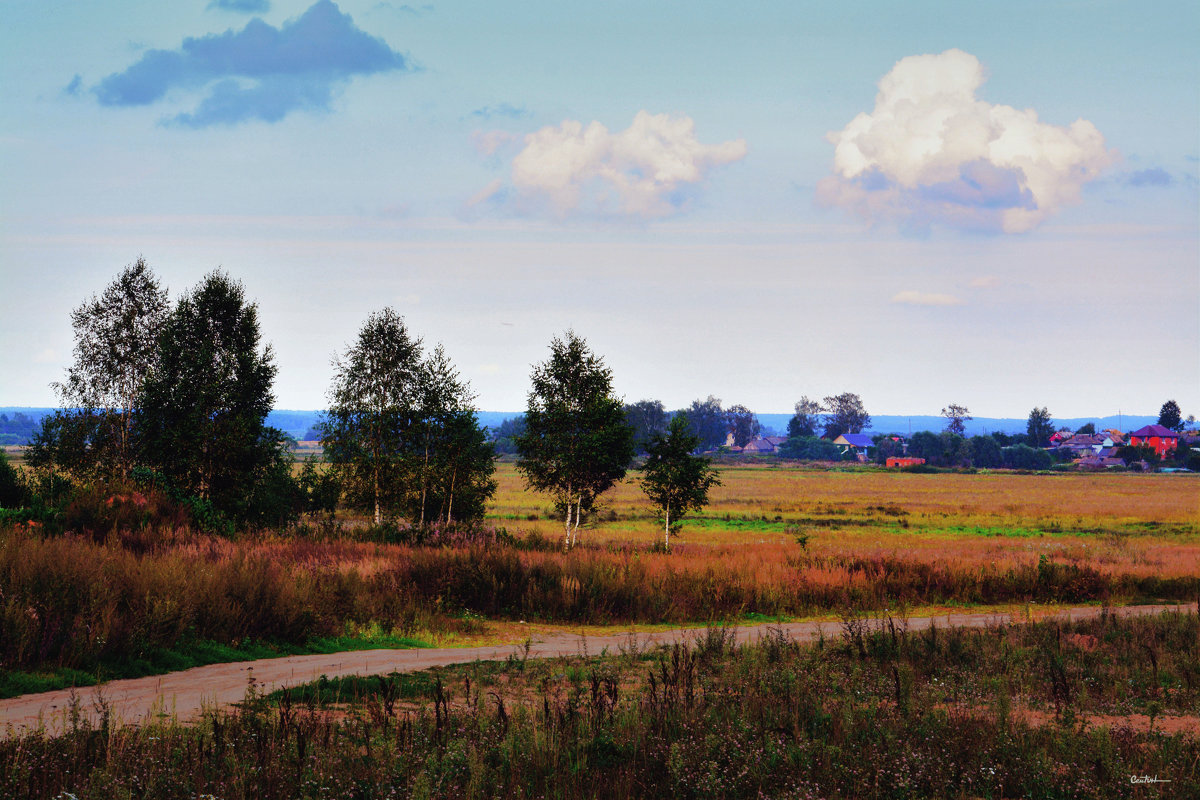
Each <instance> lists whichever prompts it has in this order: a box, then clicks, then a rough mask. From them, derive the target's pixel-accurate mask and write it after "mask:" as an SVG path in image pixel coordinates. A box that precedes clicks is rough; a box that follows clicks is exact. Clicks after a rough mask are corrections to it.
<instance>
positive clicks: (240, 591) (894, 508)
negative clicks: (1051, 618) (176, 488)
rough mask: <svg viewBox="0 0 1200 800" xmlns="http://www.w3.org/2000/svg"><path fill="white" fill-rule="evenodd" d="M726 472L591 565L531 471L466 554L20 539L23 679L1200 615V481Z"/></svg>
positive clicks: (615, 534)
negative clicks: (854, 624)
mask: <svg viewBox="0 0 1200 800" xmlns="http://www.w3.org/2000/svg"><path fill="white" fill-rule="evenodd" d="M721 476H722V481H723V484H724V485H723V486H722V487H720V488H719V489H718V490H717V492H716V494H715V497H714V503H713V505H712V506H711V507H710V508H709V509H708V511H707V512H706V513H705V514H703V515H700V516H698V517H696V518H694V519H689V520H688V521H687V523H686V524H685V528H684V532H683V536H682V537H681V539H679V540H678V543H677V544H675V545H673V547H672V551H671V552H670V553H664V552H658V551H654V550H652V549H651V545H652V544H655V543H657V542H658V540H659V536H660V533H659V529H658V527H657V523H656V521H655V520H654V519H653V516H652V514H651V512H650V509H649V507H648V505H647V504H646V502H645V500H644V499H643V498H642V496H641V493H640V492H639V491H638V490H637V489H636V487H635V485H634V484H633V482H632V481H626V482H625V483H624V484H622V485H621V486H620V487H618V488H617V489H616V490H615V491H614V492H613V493H612V495H611V497H606V498H604V499H605V503H606V508H605V509H603V510H602V513H601V515H600V517H601V521H600V522H598V523H597V525H596V526H595V527H594V528H592V529H590V530H586V531H585V532H584V542H585V545H584V546H583V547H580V548H577V549H576V550H574V551H572V552H571V553H563V552H562V551H561V550H560V549H559V547H558V523H556V522H555V521H554V520H552V519H547V511H548V508H547V507H548V505H549V503H548V501H547V499H546V498H545V497H542V496H539V495H534V494H530V493H528V492H526V491H525V490H524V488H523V486H522V485H521V483H520V480H519V477H518V476H517V475H516V473H515V470H514V469H513V467H512V466H511V465H509V464H501V465H500V471H499V475H498V477H499V481H500V489H499V491H498V493H497V497H496V500H495V503H494V506H493V508H492V511H491V517H490V519H489V522H490V523H492V524H494V525H496V526H502V527H503V528H505V529H507V530H506V532H500V533H494V532H492V531H491V530H489V529H484V530H480V531H477V532H475V533H470V534H466V535H464V537H463V538H461V539H459V540H456V543H455V545H454V546H448V547H446V546H433V547H431V546H412V545H407V544H392V543H387V542H386V541H383V540H375V541H363V540H362V537H364V536H367V535H369V533H370V532H369V531H368V530H367V529H365V528H364V527H363V526H362V525H361V524H351V525H349V526H348V527H346V528H344V529H341V530H338V529H337V528H336V527H334V528H329V527H322V526H309V527H301V528H298V529H296V530H292V531H288V532H283V533H278V532H259V533H253V532H250V533H245V534H243V535H241V536H239V537H237V538H235V539H234V540H227V539H221V538H215V537H211V536H207V535H202V534H197V533H195V532H192V531H189V530H187V529H186V528H184V529H180V528H176V527H168V528H156V529H153V530H147V529H139V530H134V531H123V532H120V533H118V534H109V535H107V538H106V534H105V530H104V529H103V525H104V524H107V523H106V522H104V519H101V520H100V521H99V522H96V521H95V520H94V519H93V521H92V522H91V523H89V524H92V525H93V527H94V529H92V530H90V532H84V535H72V534H68V535H63V536H49V535H44V534H43V533H42V532H41V531H40V530H39V529H38V528H36V526H15V527H9V528H7V529H6V530H3V531H0V591H2V592H3V598H4V599H3V602H2V603H0V640H3V641H4V643H5V646H4V649H3V652H2V653H0V658H2V660H0V668H3V669H4V670H7V671H9V672H10V673H11V672H12V671H21V672H26V673H38V672H47V671H49V672H50V673H52V674H57V675H59V676H60V677H59V678H57V679H52V680H51V681H50V682H49V683H47V684H44V685H48V686H52V685H55V684H54V680H59V681H60V683H59V684H58V685H62V684H61V681H63V680H67V681H70V680H78V679H79V676H80V674H83V675H96V674H98V673H99V674H106V675H108V676H122V675H127V674H145V673H146V671H147V670H151V671H152V669H153V666H152V665H153V664H154V663H158V662H162V661H163V659H158V662H156V658H158V655H159V654H160V653H162V652H163V651H164V650H167V651H174V652H179V651H181V650H182V651H186V650H188V649H189V648H202V647H208V646H210V645H211V644H213V643H215V644H218V645H222V646H228V645H237V646H245V645H247V644H250V643H255V642H266V643H268V644H270V643H272V642H274V643H276V646H279V647H280V648H281V649H282V650H283V651H284V652H295V649H294V648H296V647H302V646H305V645H306V644H307V643H309V642H311V641H313V640H317V639H333V638H337V637H349V638H350V639H355V640H357V641H359V642H360V644H359V645H358V646H369V643H370V642H371V641H372V640H382V639H386V638H387V637H393V638H394V637H404V638H407V639H415V640H420V641H424V642H428V643H439V644H443V645H444V644H455V643H466V642H470V643H476V644H478V643H482V642H483V641H485V640H486V639H488V637H500V638H503V637H505V636H507V637H512V636H514V635H519V634H518V633H517V631H516V630H514V629H513V626H515V625H517V624H518V623H520V622H521V621H524V622H527V623H534V624H538V623H541V624H563V623H568V624H571V625H618V626H628V625H630V624H678V623H704V622H707V621H710V620H735V621H739V620H762V619H781V618H789V619H791V618H802V617H813V616H824V617H827V618H828V617H829V616H830V615H832V616H834V617H836V616H837V615H838V614H840V613H842V612H843V611H846V610H859V611H869V610H883V609H889V608H890V609H897V608H902V607H903V608H909V609H915V608H931V607H963V606H987V607H996V606H1006V605H1008V606H1012V605H1021V604H1024V603H1029V602H1035V603H1042V604H1045V603H1088V602H1092V603H1099V602H1101V601H1109V602H1113V603H1122V602H1130V601H1153V600H1157V599H1162V600H1172V601H1174V600H1182V601H1188V602H1191V601H1195V599H1196V598H1197V596H1198V595H1200V533H1198V529H1200V509H1198V508H1197V505H1198V501H1197V491H1196V490H1197V487H1198V486H1200V481H1197V480H1195V479H1194V478H1193V477H1191V476H1172V475H1133V474H1122V475H1095V476H1092V475H1078V474H1072V475H1014V474H1003V473H996V474H977V475H915V474H900V473H894V472H892V473H888V472H876V471H827V470H814V469H786V468H764V467H733V468H725V469H723V470H722V472H721ZM109 511H112V513H114V514H117V517H118V518H120V514H119V513H118V512H119V509H115V510H114V509H109V510H106V511H105V513H109ZM534 516H536V519H530V517H534ZM89 519H91V518H89ZM105 519H107V518H105ZM351 522H353V521H351ZM81 524H82V523H81ZM95 525H99V526H100V527H98V528H96V527H95ZM356 539H358V541H356ZM495 640H497V639H496V638H493V641H495ZM167 661H170V659H167ZM147 664H150V665H151V666H146V665H147ZM72 671H75V672H72ZM69 676H75V677H74V678H72V677H69ZM51 677H53V675H52V676H51ZM16 685H22V684H21V682H20V681H18V682H16Z"/></svg>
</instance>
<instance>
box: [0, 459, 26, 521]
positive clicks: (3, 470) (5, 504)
mask: <svg viewBox="0 0 1200 800" xmlns="http://www.w3.org/2000/svg"><path fill="white" fill-rule="evenodd" d="M24 504H25V487H24V486H23V485H22V484H21V476H20V475H19V474H18V473H17V470H16V468H15V467H13V465H12V464H10V463H8V454H7V453H5V452H4V451H3V450H0V508H20V507H21V506H22V505H24Z"/></svg>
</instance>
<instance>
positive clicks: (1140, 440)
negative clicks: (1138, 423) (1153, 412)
mask: <svg viewBox="0 0 1200 800" xmlns="http://www.w3.org/2000/svg"><path fill="white" fill-rule="evenodd" d="M1129 444H1130V445H1132V446H1133V447H1143V446H1144V447H1153V448H1154V452H1155V453H1158V457H1159V458H1163V457H1165V456H1166V455H1167V453H1170V452H1172V451H1174V450H1175V448H1176V447H1178V446H1179V434H1178V433H1176V432H1175V431H1173V430H1171V429H1170V428H1167V427H1165V426H1163V425H1147V426H1146V427H1144V428H1138V429H1137V430H1136V431H1134V432H1133V433H1131V434H1129Z"/></svg>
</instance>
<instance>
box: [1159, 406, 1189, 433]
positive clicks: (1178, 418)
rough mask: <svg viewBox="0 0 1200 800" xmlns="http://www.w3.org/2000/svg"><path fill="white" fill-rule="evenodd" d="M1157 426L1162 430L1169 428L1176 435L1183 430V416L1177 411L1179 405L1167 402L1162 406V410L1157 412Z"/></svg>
mask: <svg viewBox="0 0 1200 800" xmlns="http://www.w3.org/2000/svg"><path fill="white" fill-rule="evenodd" d="M1158 424H1159V425H1162V426H1163V427H1164V428H1170V429H1171V430H1173V431H1175V432H1176V433H1178V432H1179V431H1182V430H1183V416H1182V414H1181V413H1180V411H1179V404H1178V403H1176V402H1175V401H1174V400H1168V401H1167V402H1165V403H1163V404H1162V408H1161V409H1159V412H1158Z"/></svg>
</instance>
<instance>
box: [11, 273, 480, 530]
mask: <svg viewBox="0 0 1200 800" xmlns="http://www.w3.org/2000/svg"><path fill="white" fill-rule="evenodd" d="M71 323H72V327H73V329H74V337H75V346H74V353H73V356H74V358H73V363H72V365H71V366H70V367H69V368H68V370H67V374H66V377H65V379H64V380H63V381H62V382H59V383H56V384H54V389H55V390H56V393H57V394H58V396H59V399H60V400H61V402H62V408H60V409H58V410H57V411H55V412H54V413H53V414H51V415H50V416H48V417H47V418H45V419H44V420H43V424H42V426H41V428H40V429H39V430H38V431H37V432H36V433H35V435H34V437H33V440H32V442H31V445H30V448H29V451H28V462H29V464H30V466H31V467H33V469H34V471H35V473H39V474H41V475H42V476H43V480H44V481H45V480H51V481H52V480H53V479H57V480H59V481H60V482H61V481H63V480H65V481H68V482H69V481H74V482H77V483H88V482H91V483H97V482H98V483H108V484H122V483H136V484H151V485H153V486H155V487H157V488H159V489H161V490H163V491H165V492H166V493H168V494H170V495H172V496H175V497H176V498H178V499H179V500H180V501H181V502H183V503H184V504H185V505H187V506H189V507H190V508H191V509H192V510H193V512H195V513H196V514H197V515H198V516H199V517H203V518H207V519H211V520H216V521H217V522H219V523H221V524H223V525H232V524H234V523H249V524H258V525H279V524H286V523H287V522H290V521H291V520H294V519H295V518H296V517H297V516H298V515H299V514H302V513H319V512H329V513H332V511H333V510H334V508H335V507H336V506H337V505H338V504H339V503H340V504H342V505H345V506H347V507H350V508H354V509H359V510H364V511H367V512H369V513H371V514H372V515H373V518H374V521H375V522H376V523H377V524H379V523H382V522H383V520H384V519H385V518H388V519H395V518H404V519H408V520H411V521H412V522H414V523H416V524H417V525H425V524H427V523H431V522H445V523H449V522H453V521H456V520H472V519H478V518H480V517H482V515H483V509H484V504H485V503H486V500H487V498H488V497H490V496H491V494H492V492H493V491H494V490H495V483H494V481H493V480H492V478H491V476H492V471H493V465H492V448H491V445H490V443H489V442H488V441H487V436H486V433H485V431H484V430H483V429H482V428H480V427H479V426H478V424H477V423H476V421H475V408H474V405H473V401H474V395H473V394H472V393H471V391H470V388H469V386H468V384H467V383H466V382H465V381H463V380H462V379H461V378H460V377H459V375H458V372H457V371H456V370H455V368H454V366H453V364H452V363H451V362H450V360H449V358H448V357H447V356H446V354H445V352H444V350H443V349H442V348H441V346H440V345H439V346H437V347H434V348H433V349H432V350H430V351H429V352H426V350H425V347H424V344H423V342H422V341H421V340H420V339H419V338H417V337H414V336H413V335H411V334H410V333H409V332H408V330H407V329H406V327H405V325H404V321H403V319H402V318H400V317H399V315H397V314H396V313H395V311H393V310H392V309H390V308H385V309H383V310H382V311H379V312H376V313H374V314H372V315H371V316H370V317H368V319H367V320H366V322H365V323H364V325H363V327H362V329H361V330H360V332H359V334H358V337H357V339H356V341H355V343H354V344H352V345H351V346H349V347H348V348H347V349H346V351H345V353H344V354H342V355H341V356H339V357H337V358H335V360H334V377H333V380H332V383H331V387H330V391H329V397H330V404H329V410H328V412H327V415H326V420H325V422H324V423H323V424H322V426H321V439H322V442H323V444H324V446H325V450H326V458H327V460H328V468H327V469H326V468H324V467H323V466H319V465H318V464H316V463H315V462H314V461H311V460H310V461H309V462H308V463H306V464H304V466H303V469H301V470H300V472H299V474H298V475H293V469H292V463H293V462H292V455H291V450H290V446H289V445H290V444H291V441H290V440H289V439H288V437H286V436H285V435H284V434H283V432H281V431H279V430H278V429H276V428H273V427H269V426H268V425H266V418H267V414H268V412H269V411H270V410H271V408H272V406H273V404H274V400H275V397H274V393H273V389H272V386H273V383H274V380H275V376H276V372H277V367H276V365H275V358H274V352H273V350H272V348H271V346H270V345H269V344H263V343H262V341H261V334H260V330H259V321H258V306H257V304H256V303H253V302H250V301H248V300H247V298H246V294H245V288H244V287H243V286H242V284H241V283H240V282H238V281H236V280H234V279H232V278H231V277H230V276H229V275H227V274H225V273H224V272H221V271H220V270H217V271H214V272H212V273H210V274H208V275H207V276H205V277H204V279H203V280H202V281H201V282H200V283H199V284H198V285H197V286H195V287H194V288H193V289H191V290H190V291H188V292H185V293H184V295H183V296H182V297H181V298H179V300H178V301H177V302H176V303H175V304H174V305H172V304H171V303H170V302H169V300H168V297H167V292H166V290H165V289H164V288H162V286H161V285H160V283H159V281H158V279H157V277H156V276H155V275H154V273H153V271H152V270H151V269H150V268H149V267H148V266H147V265H146V262H145V261H144V260H143V259H138V261H137V262H136V263H134V264H133V265H131V266H129V267H126V268H125V270H123V271H122V272H121V274H120V275H119V276H118V277H117V278H116V280H114V281H113V282H112V283H111V284H110V285H109V286H108V287H106V288H105V290H104V291H103V293H101V294H100V295H98V296H95V297H92V298H91V299H89V300H88V301H86V302H85V303H83V304H82V305H81V306H79V307H78V308H77V309H75V310H74V311H73V312H72V314H71ZM46 476H53V479H48V478H46Z"/></svg>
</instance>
